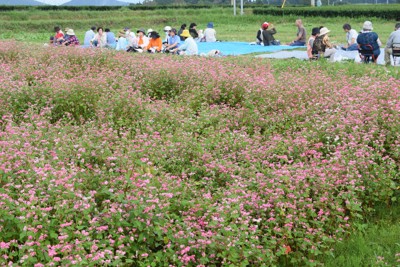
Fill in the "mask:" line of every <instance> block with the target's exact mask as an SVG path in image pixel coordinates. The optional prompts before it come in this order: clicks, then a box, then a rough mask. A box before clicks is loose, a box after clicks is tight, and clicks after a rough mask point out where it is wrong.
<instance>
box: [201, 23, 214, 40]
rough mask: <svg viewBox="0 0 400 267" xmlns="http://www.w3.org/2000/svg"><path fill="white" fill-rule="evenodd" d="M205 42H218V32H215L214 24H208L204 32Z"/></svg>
mask: <svg viewBox="0 0 400 267" xmlns="http://www.w3.org/2000/svg"><path fill="white" fill-rule="evenodd" d="M202 40H204V42H216V41H217V32H216V31H215V30H214V23H212V22H209V23H208V24H207V28H206V29H205V30H204V37H203V39H202Z"/></svg>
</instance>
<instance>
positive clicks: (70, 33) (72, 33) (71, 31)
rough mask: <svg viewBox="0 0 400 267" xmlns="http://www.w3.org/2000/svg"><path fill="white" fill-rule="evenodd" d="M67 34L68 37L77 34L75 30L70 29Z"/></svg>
mask: <svg viewBox="0 0 400 267" xmlns="http://www.w3.org/2000/svg"><path fill="white" fill-rule="evenodd" d="M67 34H68V35H75V32H74V30H73V29H69V30H68V31H67Z"/></svg>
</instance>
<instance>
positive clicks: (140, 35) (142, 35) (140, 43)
mask: <svg viewBox="0 0 400 267" xmlns="http://www.w3.org/2000/svg"><path fill="white" fill-rule="evenodd" d="M135 45H136V46H137V47H138V48H139V49H145V48H146V47H147V46H148V45H149V38H148V37H147V36H146V32H145V31H144V29H143V28H140V29H139V30H137V31H136V40H135ZM138 52H140V50H138Z"/></svg>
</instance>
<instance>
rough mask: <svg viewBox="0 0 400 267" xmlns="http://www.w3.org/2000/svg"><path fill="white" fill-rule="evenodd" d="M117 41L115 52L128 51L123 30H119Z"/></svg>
mask: <svg viewBox="0 0 400 267" xmlns="http://www.w3.org/2000/svg"><path fill="white" fill-rule="evenodd" d="M117 37H118V40H117V45H116V46H115V50H117V51H120V50H124V51H126V50H127V49H128V41H127V40H126V34H125V31H124V30H120V31H119V32H118V34H117Z"/></svg>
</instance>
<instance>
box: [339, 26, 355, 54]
mask: <svg viewBox="0 0 400 267" xmlns="http://www.w3.org/2000/svg"><path fill="white" fill-rule="evenodd" d="M343 30H344V31H345V32H346V42H347V44H346V45H344V46H343V47H342V49H343V50H346V51H355V50H358V45H357V37H358V33H357V31H356V30H354V29H352V28H351V26H350V24H348V23H346V24H344V25H343Z"/></svg>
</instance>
